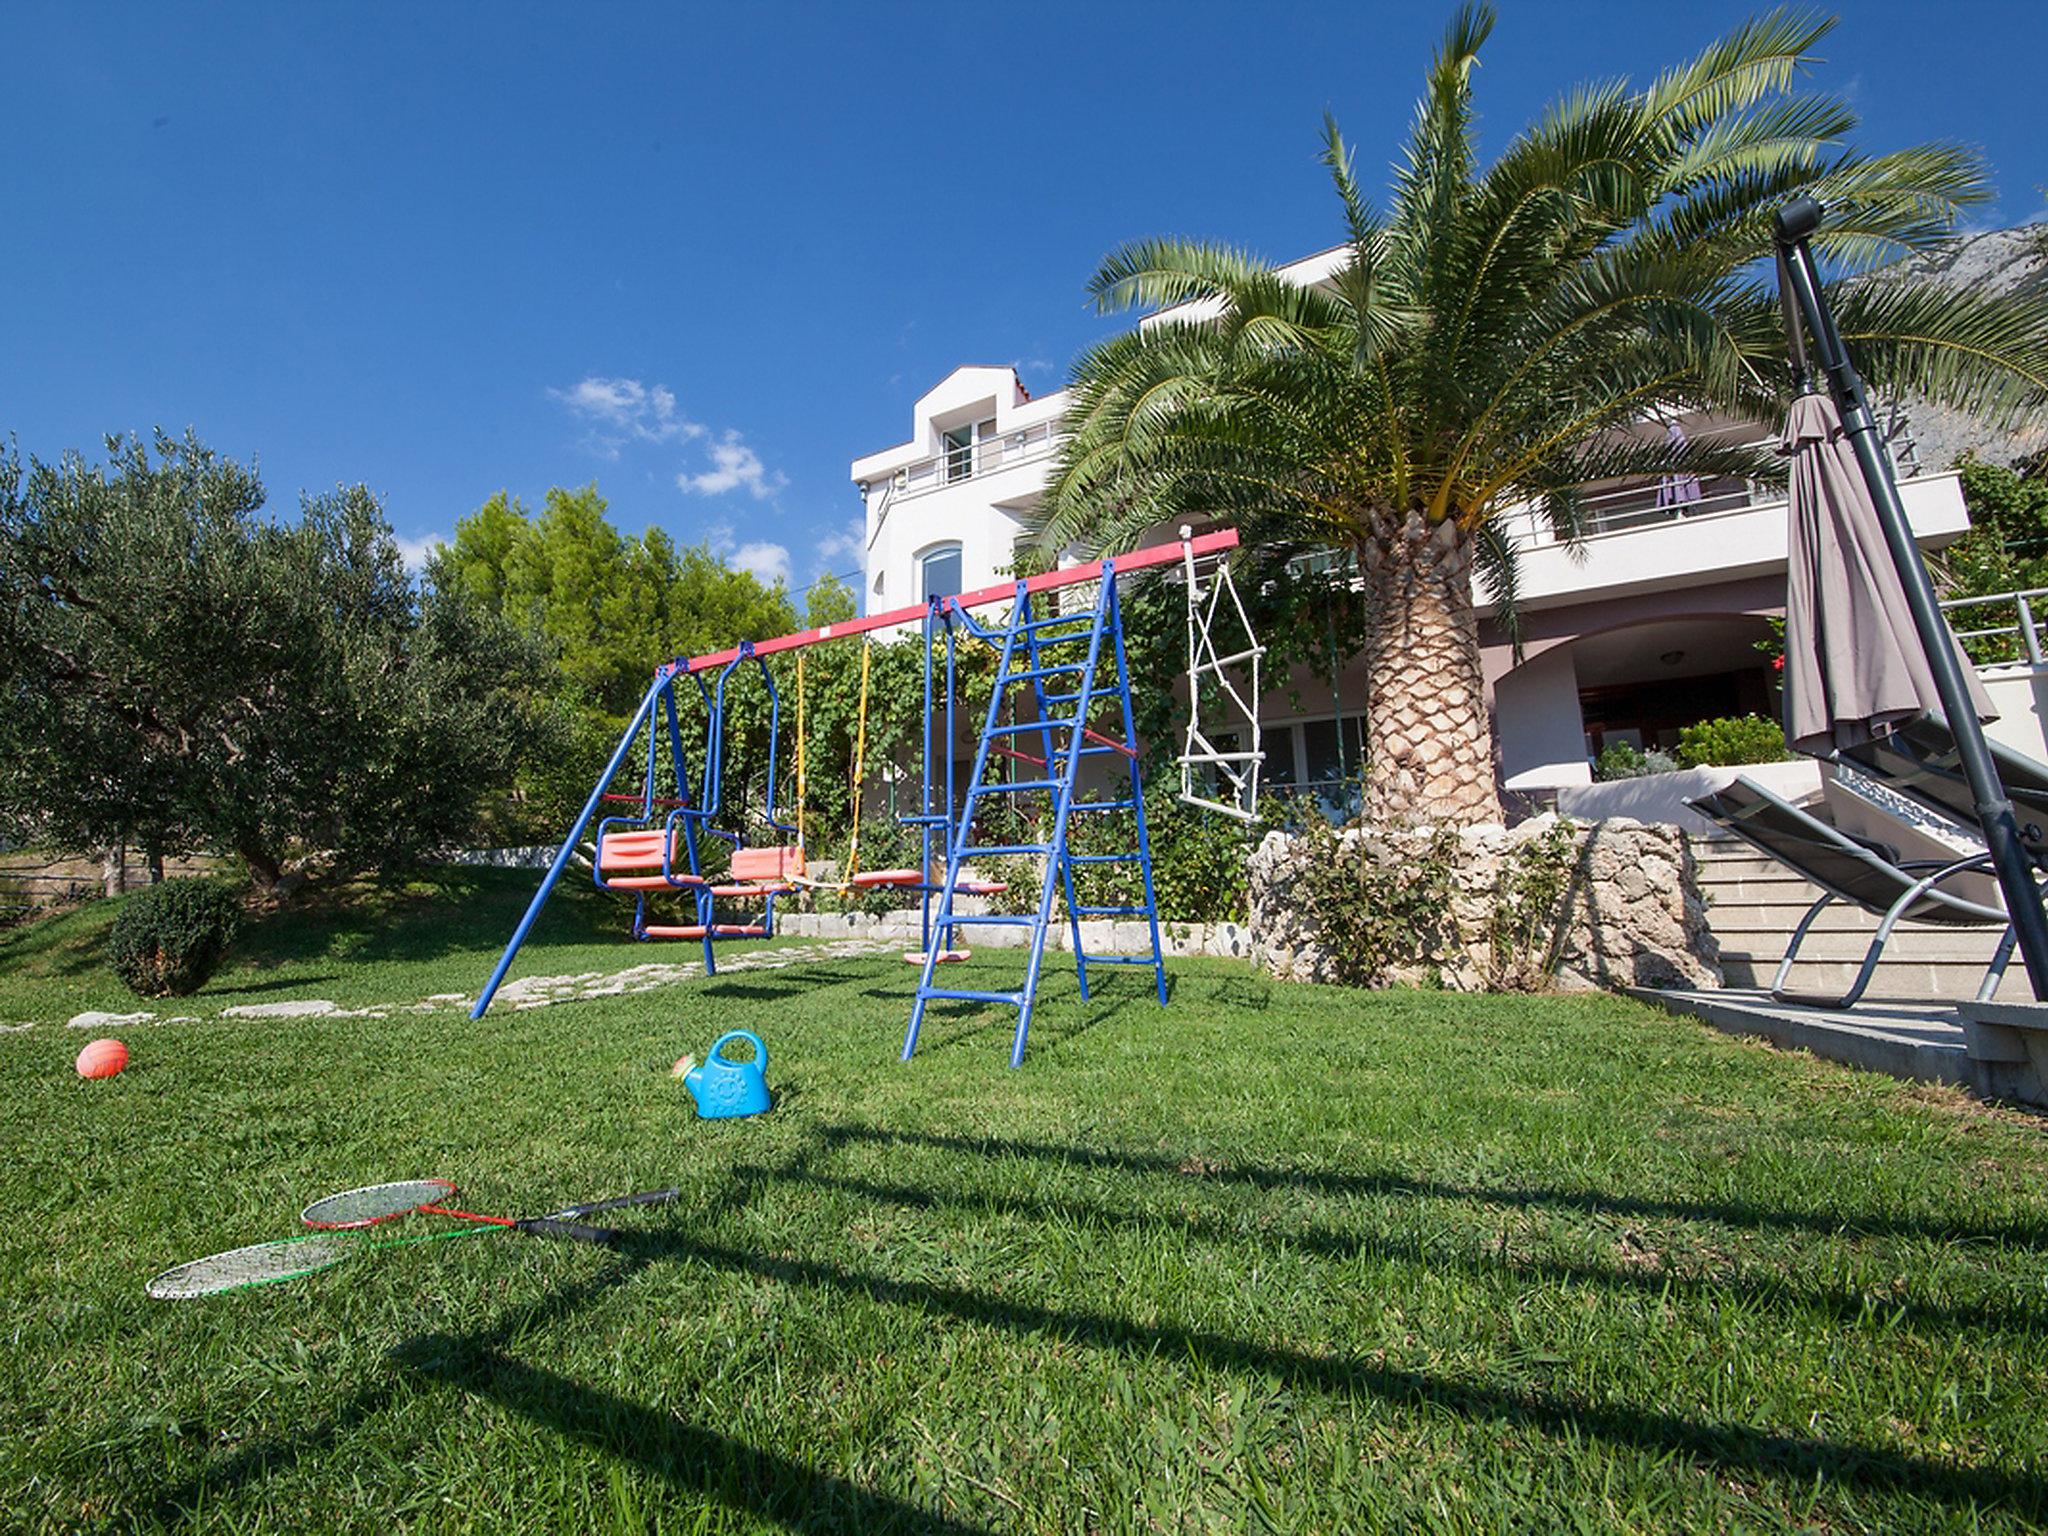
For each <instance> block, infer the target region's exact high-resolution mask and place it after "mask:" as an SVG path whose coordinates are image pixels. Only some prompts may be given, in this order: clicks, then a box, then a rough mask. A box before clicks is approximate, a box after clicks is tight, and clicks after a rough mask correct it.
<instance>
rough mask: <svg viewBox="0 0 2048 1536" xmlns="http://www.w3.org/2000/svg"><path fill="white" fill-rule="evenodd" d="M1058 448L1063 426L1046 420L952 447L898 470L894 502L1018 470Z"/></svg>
mask: <svg viewBox="0 0 2048 1536" xmlns="http://www.w3.org/2000/svg"><path fill="white" fill-rule="evenodd" d="M1058 446H1059V423H1058V422H1056V421H1046V422H1040V423H1039V424H1038V425H1037V426H1034V427H1020V428H1018V429H1017V430H1016V431H1015V432H1002V433H998V434H997V435H996V436H994V437H989V438H984V439H982V440H981V441H980V442H978V443H973V444H962V445H961V446H959V447H955V448H948V449H947V450H946V451H945V452H944V453H935V454H933V455H932V456H931V457H930V458H927V459H918V460H916V461H915V462H913V463H910V464H906V465H904V466H903V467H902V468H901V469H899V470H897V471H896V473H895V475H894V477H893V478H892V479H891V481H890V486H889V489H890V499H891V500H903V499H907V498H909V497H912V496H925V495H929V494H930V493H931V492H933V491H942V490H944V489H945V488H946V487H947V486H949V485H958V484H960V483H961V482H962V481H964V480H972V479H975V478H976V477H977V476H980V475H990V474H994V473H995V472H996V471H997V470H999V469H1015V468H1016V467H1017V466H1018V465H1020V464H1030V463H1033V462H1035V461H1036V460H1039V459H1043V458H1047V457H1049V456H1050V455H1051V454H1052V452H1053V450H1054V449H1055V448H1057V447H1058Z"/></svg>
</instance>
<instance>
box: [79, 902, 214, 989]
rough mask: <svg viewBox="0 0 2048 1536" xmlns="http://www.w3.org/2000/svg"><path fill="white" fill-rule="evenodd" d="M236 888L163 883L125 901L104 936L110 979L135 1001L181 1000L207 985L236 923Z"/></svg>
mask: <svg viewBox="0 0 2048 1536" xmlns="http://www.w3.org/2000/svg"><path fill="white" fill-rule="evenodd" d="M241 915H242V912H241V904H240V902H239V900H238V898H237V894H236V892H235V889H234V888H233V887H232V886H230V885H227V884H226V883H224V882H222V881H218V880H168V881H165V882H164V883H163V884H162V885H153V886H151V887H149V889H147V890H145V891H140V892H138V893H136V894H135V895H133V896H131V897H129V898H128V900H127V902H126V903H125V904H124V905H123V906H122V908H121V911H120V915H119V916H117V917H116V918H115V919H114V926H113V928H112V930H111V931H110V932H109V934H108V936H107V959H108V963H109V964H111V965H112V966H113V968H114V974H115V975H116V976H119V977H120V978H121V980H122V981H123V982H124V983H125V984H126V985H127V987H128V990H129V991H131V992H133V993H135V994H136V995H137V996H138V997H182V996H184V995H185V994H186V993H188V992H197V991H198V990H199V989H200V988H201V987H203V986H204V985H206V980H207V978H208V977H210V976H211V975H212V974H213V973H214V970H215V968H216V967H217V966H219V964H220V961H221V957H222V956H223V955H225V954H226V953H227V949H228V945H229V944H230V943H232V942H233V940H234V937H235V930H236V928H237V927H238V926H239V925H240V922H241Z"/></svg>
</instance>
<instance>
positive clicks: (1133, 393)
mask: <svg viewBox="0 0 2048 1536" xmlns="http://www.w3.org/2000/svg"><path fill="white" fill-rule="evenodd" d="M1493 23H1494V16H1493V12H1492V10H1491V9H1490V8H1488V7H1486V6H1484V5H1477V4H1472V5H1467V6H1465V7H1464V8H1463V9H1461V10H1460V11H1459V12H1458V13H1457V16H1456V17H1455V19H1454V20H1453V21H1452V23H1451V26H1450V28H1449V31H1448V33H1447V35H1446V37H1445V40H1444V43H1443V45H1442V47H1441V49H1440V51H1439V52H1438V54H1437V56H1436V58H1435V61H1434V63H1433V65H1432V67H1431V69H1430V73H1429V80H1428V86H1427V89H1426V91H1425V93H1424V95H1423V98H1422V101H1421V104H1420V106H1419V108H1418V110H1417V113H1416V118H1415V126H1414V129H1413V132H1412V134H1411V137H1410V140H1409V143H1408V146H1407V152H1406V159H1405V163H1404V164H1403V165H1401V166H1400V167H1399V168H1398V170H1397V172H1396V175H1395V179H1394V186H1393V191H1392V198H1391V204H1390V208H1389V210H1388V211H1387V212H1385V213H1384V214H1382V213H1381V212H1379V211H1377V210H1375V209H1374V208H1373V207H1372V206H1371V205H1369V203H1368V202H1367V200H1366V198H1365V196H1364V195H1363V194H1362V193H1361V191H1360V190H1359V185H1358V181H1357V177H1356V176H1355V174H1354V172H1353V166H1352V156H1351V152H1350V150H1349V149H1348V148H1347V147H1346V146H1345V143H1344V141H1343V139H1342V138H1341V136H1340V135H1339V134H1338V131H1337V128H1336V125H1335V123H1334V122H1331V121H1329V120H1328V119H1326V120H1325V124H1324V150H1323V160H1324V163H1325V164H1326V165H1327V166H1328V168H1329V172H1330V175H1331V178H1332V180H1333V181H1334V183H1335V185H1336V191H1337V195H1338V198H1339V201H1340V203H1341V205H1342V211H1343V219H1344V242H1343V245H1342V246H1341V247H1340V248H1339V250H1340V252H1341V264H1340V265H1339V266H1338V267H1337V269H1336V270H1335V271H1334V272H1333V273H1332V274H1331V275H1330V276H1329V277H1328V278H1326V279H1325V280H1323V281H1321V282H1319V283H1316V284H1314V285H1303V284H1301V283H1298V282H1294V281H1290V280H1289V279H1288V278H1286V277H1284V276H1283V275H1282V274H1281V273H1280V272H1279V271H1278V270H1277V269H1275V268H1274V267H1272V266H1270V265H1268V264H1266V263H1264V262H1262V261H1260V260H1258V259H1257V258H1255V257H1253V256H1251V255H1249V254H1246V253H1245V252H1242V251H1239V250H1234V249H1229V248H1225V247H1222V246H1218V245H1213V244H1206V243H1200V242H1192V241H1186V240H1175V239H1159V240H1144V241H1140V242H1137V243H1135V244H1133V245H1129V246H1127V247H1125V248H1124V249H1122V250H1119V251H1117V252H1115V253H1114V254H1112V255H1111V256H1109V257H1108V258H1107V259H1106V260H1105V261H1104V263H1103V265H1102V267H1101V270H1100V271H1098V272H1097V273H1096V275H1095V277H1094V279H1093V281H1092V283H1091V284H1090V292H1091V293H1092V295H1093V297H1094V299H1095V301H1096V304H1097V306H1098V307H1099V308H1100V309H1101V310H1103V311H1104V312H1113V311H1120V310H1128V309H1131V308H1134V307H1139V306H1144V307H1160V306H1180V305H1191V307H1190V308H1188V309H1182V310H1176V311H1175V312H1173V313H1170V314H1166V315H1162V316H1159V317H1158V318H1156V319H1155V320H1154V321H1152V322H1151V323H1150V324H1148V325H1147V326H1145V327H1142V328H1141V329H1139V330H1137V331H1135V332H1131V333H1127V334H1123V335H1119V336H1117V337H1115V338H1114V339H1112V340H1110V341H1108V342H1106V343H1104V344H1103V345H1101V346H1099V347H1097V348H1095V349H1094V350H1093V351H1091V352H1089V353H1088V354H1087V355H1086V356H1085V357H1084V358H1083V359H1082V360H1081V362H1080V363H1079V364H1078V365H1077V368H1076V375H1075V398H1074V405H1073V407H1072V410H1071V412H1070V414H1069V417H1068V428H1069V433H1070V435H1069V437H1068V439H1067V441H1066V444H1065V447H1064V449H1063V452H1062V456H1061V459H1060V461H1059V464H1058V467H1057V471H1056V474H1055V478H1054V482H1053V484H1052V486H1051V487H1050V489H1049V491H1048V494H1047V497H1046V501H1045V503H1044V506H1043V507H1042V509H1041V511H1040V513H1039V514H1038V517H1039V525H1038V529H1037V533H1038V545H1039V548H1040V549H1041V550H1044V551H1051V550H1056V549H1060V548H1064V547H1066V546H1068V545H1070V544H1074V543H1079V544H1081V545H1083V546H1085V547H1090V548H1097V549H1118V548H1128V547H1131V546H1132V545H1134V544H1136V543H1137V542H1138V540H1139V539H1140V537H1141V536H1142V535H1143V534H1144V533H1145V532H1146V531H1147V530H1149V529H1153V528H1156V527H1158V526H1159V525H1161V524H1164V525H1167V526H1169V527H1170V526H1173V525H1175V524H1177V523H1179V522H1181V521H1183V520H1185V519H1187V518H1188V517H1190V516H1197V517H1212V518H1216V519H1218V520H1227V521H1234V522H1236V523H1237V524H1238V525H1239V526H1240V527H1242V528H1243V529H1245V531H1246V533H1247V535H1248V536H1250V537H1253V538H1256V539H1260V540H1264V541H1275V542H1282V543H1285V542H1290V541H1294V542H1300V543H1302V544H1305V545H1322V546H1329V545H1332V544H1335V545H1339V546H1342V547H1348V548H1349V549H1351V550H1353V551H1355V553H1356V556H1357V561H1358V567H1359V571H1360V574H1361V580H1362V587H1363V591H1364V596H1365V600H1366V602H1367V603H1368V604H1369V605H1370V611H1369V617H1368V625H1367V635H1366V640H1365V649H1364V660H1365V667H1366V672H1367V678H1368V688H1369V698H1368V703H1367V714H1366V737H1367V772H1368V784H1367V807H1368V811H1369V813H1370V814H1373V815H1375V816H1378V817H1381V818H1390V819H1402V818H1418V819H1428V820H1449V821H1454V822H1462V823H1472V822H1480V821H1490V820H1497V819H1499V815H1500V807H1499V801H1498V797H1497V794H1496V791H1495V788H1494V773H1493V761H1492V747H1491V728H1490V723H1489V719H1488V709H1487V703H1486V695H1485V684H1484V679H1483V678H1482V676H1481V671H1480V648H1479V629H1478V617H1477V614H1476V613H1475V610H1474V600H1473V581H1474V579H1475V577H1476V578H1477V580H1478V581H1479V583H1480V586H1481V588H1482V590H1483V591H1484V593H1485V595H1486V597H1487V598H1488V599H1489V600H1491V601H1492V603H1493V604H1494V605H1495V609H1496V613H1497V615H1498V617H1499V618H1500V620H1501V622H1502V623H1503V625H1504V626H1505V627H1506V628H1507V630H1508V632H1509V634H1510V635H1512V634H1514V633H1516V629H1515V623H1516V610H1515V598H1516V588H1515V549H1514V545H1513V543H1512V542H1511V540H1510V538H1509V536H1508V533H1507V530H1506V528H1505V526H1504V522H1503V516H1502V514H1503V512H1504V511H1505V510H1506V509H1508V508H1511V507H1515V506H1524V507H1533V508H1534V509H1535V510H1536V514H1537V516H1539V517H1540V518H1543V519H1546V520H1547V521H1548V523H1549V525H1550V526H1551V528H1552V529H1553V530H1554V531H1555V533H1556V534H1557V536H1558V537H1560V538H1561V539H1564V540H1566V541H1567V542H1570V543H1574V544H1575V543H1576V542H1577V541H1578V539H1579V538H1580V537H1581V536H1582V532H1583V527H1582V520H1581V514H1580V505H1579V500H1578V496H1577V492H1576V489H1575V488H1576V487H1579V486H1581V485H1584V484H1585V483H1587V482H1589V481H1593V480H1597V479H1601V478H1604V477H1613V476H1627V475H1644V474H1658V473H1666V472H1670V473H1693V474H1701V475H1706V474H1738V475H1745V476H1749V477H1752V478H1769V477H1772V476H1774V475H1782V469H1781V468H1779V467H1778V466H1776V465H1775V464H1774V463H1773V462H1772V461H1771V459H1770V456H1769V455H1766V454H1762V453H1760V452H1758V451H1757V450H1754V449H1750V450H1741V449H1734V448H1730V447H1727V446H1723V445H1718V444H1716V443H1714V442H1711V441H1698V442H1694V443H1691V444H1684V445H1676V444H1672V443H1667V442H1666V441H1665V440H1664V438H1663V437H1661V436H1656V437H1655V438H1654V440H1653V439H1652V438H1648V437H1645V436H1644V435H1643V434H1642V433H1641V432H1640V431H1637V432H1634V433H1631V432H1630V431H1629V430H1628V429H1629V428H1630V427H1631V426H1632V425H1639V424H1640V423H1642V422H1643V421H1645V420H1646V419H1652V418H1654V417H1655V415H1656V414H1657V413H1659V412H1663V411H1673V410H1697V409H1715V410H1719V411H1724V412H1732V413H1736V414H1739V415H1740V416H1741V417H1743V418H1745V419H1749V420H1755V421H1769V420H1774V419H1776V418H1777V416H1778V415H1779V413H1780V412H1781V411H1782V409H1783V407H1784V404H1785V403H1786V398H1787V394H1788V390H1789V376H1788V373H1787V369H1786V367H1785V363H1784V356H1783V349H1784V341H1783V336H1782V331H1781V327H1780V322H1779V313H1778V310H1777V307H1776V290H1775V285H1774V283H1773V280H1772V276H1773V274H1772V268H1771V261H1770V251H1771V243H1770V239H1771V236H1770V215H1771V213H1772V212H1773V211H1774V210H1775V209H1776V208H1778V207H1779V206H1781V205H1782V204H1783V203H1784V202H1785V201H1787V200H1788V199H1790V198H1792V197H1794V196H1796V195H1799V194H1802V193H1806V194H1811V195H1813V196H1815V197H1818V198H1819V199H1820V200H1821V201H1822V203H1823V204H1824V205H1825V206H1826V207H1827V208H1828V210H1829V217H1828V220H1827V227H1826V230H1825V233H1823V234H1822V235H1821V236H1819V237H1818V239H1817V240H1816V242H1815V248H1816V252H1817V254H1818V255H1819V256H1820V258H1821V259H1822V260H1823V261H1824V262H1825V263H1826V264H1827V266H1828V270H1829V271H1830V273H1831V274H1832V276H1831V286H1830V297H1831V299H1832V301H1833V303H1834V305H1835V307H1836V313H1837V315H1838V317H1839V319H1840V321H1841V326H1842V330H1843V333H1844V335H1845V336H1846V337H1847V339H1848V342H1849V345H1850V346H1851V348H1852V349H1853V350H1854V352H1855V354H1856V357H1857V360H1858V362H1859V364H1860V365H1861V367H1862V368H1863V370H1864V373H1865V375H1866V377H1868V378H1869V379H1870V380H1871V381H1872V382H1873V383H1874V384H1876V385H1878V386H1879V387H1882V388H1887V389H1898V390H1904V389H1912V390H1918V391H1920V392H1923V393H1925V394H1928V395H1930V396H1933V397H1935V398H1938V399H1942V400H1945V401H1949V402H1953V403H1957V404H1961V405H1964V406H1966V407H1968V408H1971V409H1975V410H1980V411H1989V412H1994V413H2001V412H2002V413H2007V414H2010V413H2012V412H2014V411H2017V410H2019V409H2021V408H2024V407H2025V406H2027V405H2029V404H2032V403H2036V402H2038V401H2040V400H2041V399H2043V398H2044V396H2048V308H2044V306H2042V305H2041V304H2039V303H2035V304H2033V305H2032V306H2031V307H2029V306H2028V305H2026V304H2023V303H2016V302H2009V301H1998V300H1993V299H1989V298H1986V297H1983V296H1981V295H1976V294H1969V293H1958V292H1955V291H1953V290H1948V289H1941V288H1934V287H1929V286H1924V285H1920V284H1914V283H1908V282H1905V281H1902V280H1893V279H1890V278H1883V279H1873V278H1868V277H1864V278H1862V279H1861V280H1859V279H1858V274H1862V273H1867V272H1868V271H1869V269H1871V268H1873V267H1875V266H1877V265H1878V264H1880V263H1882V262H1885V261H1888V260H1891V259H1893V258H1895V257H1896V256H1897V255H1899V254H1901V253H1903V252H1905V251H1908V250H1914V249H1919V248H1922V247H1925V246H1927V245H1929V244H1931V243H1933V242H1935V241H1938V240H1939V239H1941V238H1942V237H1943V236H1945V235H1947V234H1949V233H1950V232H1951V231H1952V230H1953V228H1954V225H1955V221H1956V218H1957V216H1958V214H1959V212H1960V211H1961V210H1962V209H1964V208H1966V207H1968V206H1970V205H1972V204H1976V203H1980V202H1982V201H1984V200H1986V198H1987V196H1988V184H1987V180H1986V177H1985V174H1984V171H1983V168H1982V166H1981V165H1980V163H1979V162H1978V160H1977V159H1976V158H1975V157H1974V156H1973V155H1971V154H1970V153H1969V152H1967V151H1965V150H1962V149H1959V148H1954V147H1950V146H1945V145H1929V146H1923V147H1920V148H1915V149H1909V150H1904V151H1901V152H1898V153H1895V154H1887V155H1878V156H1865V155H1862V154H1859V153H1857V152H1855V151H1854V150H1852V149H1850V148H1848V147H1846V142H1845V141H1846V140H1847V138H1848V136H1849V135H1850V133H1851V132H1852V131H1853V130H1854V128H1855V126H1856V124H1855V117H1854V114H1853V113H1851V112H1850V110H1849V109H1848V107H1847V106H1846V105H1845V104H1844V103H1843V102H1841V101H1839V100H1837V99H1835V98H1832V97H1829V96H1825V95H1819V94H1815V93H1812V92H1809V91H1805V90H1801V89H1798V88H1797V77H1798V76H1799V75H1800V73H1801V72H1802V70H1803V68H1804V67H1805V65H1806V64H1807V63H1808V62H1809V61H1810V56H1811V52H1812V49H1813V46H1814V45H1815V44H1816V43H1817V42H1818V41H1819V40H1820V39H1821V37H1823V36H1824V35H1825V34H1826V33H1827V32H1828V30H1829V29H1830V28H1831V27H1832V25H1833V23H1832V22H1831V21H1829V20H1825V19H1814V18H1811V17H1808V16H1802V15H1797V14H1792V13H1787V12H1782V11H1781V12H1775V13H1772V14H1770V15H1767V16H1764V17H1761V18H1759V19H1756V20H1753V21H1751V22H1749V23H1748V24H1747V25H1745V26H1743V27H1741V28H1740V29H1738V30H1737V31H1735V32H1733V33H1732V34H1730V35H1729V36H1728V37H1726V38H1724V39H1723V40H1721V41H1720V42H1717V43H1715V44H1713V45H1712V46H1711V47H1709V48H1708V49H1707V50H1706V51H1705V52H1703V53H1702V54H1700V55H1699V56H1698V57H1697V58H1695V59H1694V60H1692V61H1691V62H1690V63H1687V64H1685V65H1682V66H1681V67H1679V68H1676V69H1673V70H1671V71H1669V72H1667V73H1665V74H1663V75H1660V76H1659V77H1658V78H1657V79H1655V80H1654V81H1652V82H1651V83H1650V84H1649V85H1648V86H1647V87H1644V88H1642V89H1633V88H1631V87H1629V86H1628V85H1627V84H1626V83H1613V84H1604V85H1593V86H1586V87H1582V88H1580V89H1579V90H1576V91H1574V92H1572V93H1571V94H1569V95H1568V96H1566V97H1565V98H1564V99H1562V100H1561V101H1560V102H1558V103H1557V104H1556V105H1555V106H1554V107H1552V108H1551V109H1550V110H1549V111H1548V113H1546V114H1545V115H1544V116H1543V117H1542V118H1541V119H1540V120H1539V121H1538V122H1536V123H1534V124H1533V125H1531V126H1530V127H1528V128H1527V129H1525V130H1524V131H1523V132H1522V133H1521V134H1520V135H1519V136H1518V137H1517V138H1515V139H1514V141H1513V142H1512V143H1510V144H1509V145H1508V146H1507V148H1506V150H1505V151H1504V152H1503V153H1502V154H1501V155H1500V157H1499V158H1498V159H1497V160H1496V161H1494V163H1493V164H1492V165H1490V166H1488V167H1486V168H1485V169H1484V170H1481V169H1479V168H1478V165H1477V156H1476V154H1475V151H1474V147H1473V122H1472V106H1471V74H1472V67H1473V64H1474V63H1475V62H1476V60H1477V57H1478V54H1479V50H1480V47H1481V46H1482V44H1483V43H1484V42H1485V41H1486V38H1487V35H1488V34H1489V33H1490V32H1491V30H1492V28H1493Z"/></svg>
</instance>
